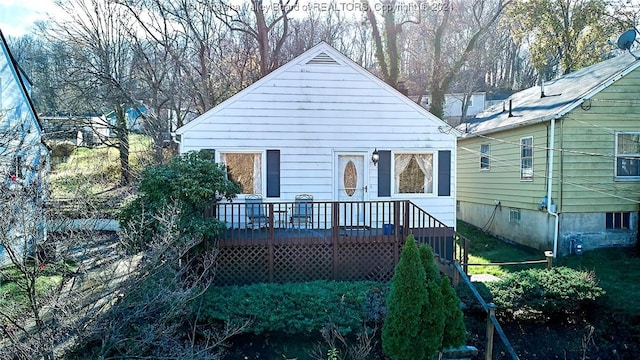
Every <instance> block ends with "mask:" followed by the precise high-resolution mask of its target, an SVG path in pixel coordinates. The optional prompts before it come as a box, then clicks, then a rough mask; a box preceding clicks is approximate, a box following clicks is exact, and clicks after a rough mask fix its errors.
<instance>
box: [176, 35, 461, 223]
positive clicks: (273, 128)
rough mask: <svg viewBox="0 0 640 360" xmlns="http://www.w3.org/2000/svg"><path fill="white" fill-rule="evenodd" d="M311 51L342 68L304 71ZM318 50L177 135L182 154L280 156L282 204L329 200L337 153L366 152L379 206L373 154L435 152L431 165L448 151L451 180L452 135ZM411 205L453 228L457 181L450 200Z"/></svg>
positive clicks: (388, 89)
mask: <svg viewBox="0 0 640 360" xmlns="http://www.w3.org/2000/svg"><path fill="white" fill-rule="evenodd" d="M316 48H319V49H320V50H321V51H323V52H327V53H328V54H330V55H331V56H332V57H333V58H334V59H336V60H337V62H338V63H339V64H340V65H335V64H333V65H332V64H329V65H326V64H310V65H306V62H307V61H308V60H309V59H311V58H313V56H315V55H317V54H318V51H315V52H313V50H314V49H316ZM316 48H314V49H312V50H310V51H309V52H308V53H306V54H308V55H306V56H305V54H303V55H302V56H300V57H298V58H297V59H295V60H294V61H292V62H291V63H289V64H287V65H284V66H283V67H281V68H280V69H278V70H276V71H274V72H273V73H271V74H270V75H268V76H267V77H266V78H263V79H262V80H260V81H259V82H257V83H256V84H254V85H252V86H250V87H249V88H247V89H245V90H244V91H242V92H240V93H238V94H237V95H236V96H234V97H232V98H231V99H229V100H227V101H226V102H224V103H222V104H221V105H219V106H217V107H216V108H214V109H212V110H210V111H209V112H207V113H205V114H203V115H202V116H200V117H199V118H197V119H195V120H194V121H193V122H191V123H189V124H187V125H185V126H184V127H183V128H181V129H178V131H177V132H178V134H181V152H188V151H191V150H199V149H202V148H212V149H216V152H224V151H225V150H226V151H230V150H234V149H237V150H256V151H265V150H268V149H277V150H280V170H281V187H280V188H281V199H283V200H291V199H293V197H294V196H295V195H296V194H299V193H310V194H313V195H314V199H316V200H334V188H335V186H334V184H333V182H334V163H333V162H334V153H335V152H336V151H366V152H367V154H368V155H367V159H366V160H367V163H368V164H367V165H366V166H365V169H367V171H368V173H367V174H366V175H367V176H366V179H365V184H366V185H367V186H368V189H369V192H368V194H366V195H365V197H366V198H367V199H368V200H378V197H377V184H378V181H377V168H376V167H375V166H374V165H373V163H371V161H370V157H371V153H372V152H373V150H374V149H376V148H377V149H378V150H391V151H402V150H411V151H432V152H434V153H435V156H434V158H435V159H437V151H438V150H450V151H451V152H452V163H451V166H452V174H455V166H456V164H455V139H456V136H455V135H454V134H455V131H451V129H450V128H449V127H448V126H447V125H446V124H445V123H444V122H441V121H440V120H439V119H437V118H435V117H434V116H433V115H431V114H430V113H428V112H427V111H426V110H424V109H422V108H421V107H420V106H418V105H417V104H415V103H413V102H411V101H410V100H409V99H408V98H406V97H404V96H403V95H401V94H400V93H398V92H397V91H395V90H394V89H392V88H391V87H389V86H387V85H386V84H384V83H383V82H381V81H380V80H379V79H377V78H375V77H374V76H373V75H371V74H369V73H367V72H366V71H364V70H363V69H361V68H359V67H358V66H357V65H355V64H353V63H352V62H350V61H349V60H347V59H346V58H344V57H343V56H342V55H339V54H336V53H335V50H333V49H331V48H329V47H328V46H325V45H324V44H323V45H321V46H319V47H316ZM441 130H442V131H441ZM434 173H435V174H436V175H437V162H436V163H434ZM434 177H436V176H434ZM434 189H436V193H437V183H436V184H434ZM381 199H389V198H381ZM392 199H394V198H393V197H392ZM411 200H413V201H414V202H415V203H416V204H418V205H420V206H422V208H423V209H425V210H426V211H428V212H430V213H431V214H432V215H434V216H436V217H438V218H439V219H440V220H441V221H443V222H445V223H447V224H449V225H454V223H455V176H452V179H451V196H447V197H437V196H435V195H432V196H423V197H416V198H413V199H411Z"/></svg>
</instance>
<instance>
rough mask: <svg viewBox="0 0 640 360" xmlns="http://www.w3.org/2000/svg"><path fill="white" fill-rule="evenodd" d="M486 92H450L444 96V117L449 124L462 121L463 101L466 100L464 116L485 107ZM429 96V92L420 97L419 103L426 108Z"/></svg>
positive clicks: (475, 112)
mask: <svg viewBox="0 0 640 360" xmlns="http://www.w3.org/2000/svg"><path fill="white" fill-rule="evenodd" d="M486 98H487V93H485V92H474V93H470V94H466V93H451V94H445V96H444V109H443V110H444V118H445V119H447V121H449V123H450V124H452V125H455V124H459V123H460V121H462V110H463V105H464V104H463V102H464V101H466V102H467V104H468V105H467V112H466V113H465V117H466V118H472V117H474V116H475V115H477V114H478V113H480V112H481V111H483V110H484V109H485V104H486ZM430 101H431V98H430V96H429V94H426V95H424V96H423V97H422V102H421V105H422V106H423V107H424V108H426V109H428V108H429V102H430Z"/></svg>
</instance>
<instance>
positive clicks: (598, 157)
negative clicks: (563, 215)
mask: <svg viewBox="0 0 640 360" xmlns="http://www.w3.org/2000/svg"><path fill="white" fill-rule="evenodd" d="M639 89H640V71H639V70H634V71H633V72H631V73H630V74H628V75H627V76H625V77H624V78H622V79H620V80H618V81H617V82H615V83H614V84H613V85H611V86H610V87H608V88H607V89H605V90H603V91H601V92H600V93H598V94H597V95H596V96H594V97H593V99H592V100H590V101H586V102H585V103H584V104H583V105H582V106H579V107H577V108H576V109H575V110H573V111H571V112H570V113H569V114H567V116H565V118H564V119H563V120H562V132H561V141H562V145H561V146H562V148H563V150H564V151H563V156H562V169H563V174H562V204H563V206H562V211H563V212H611V211H638V200H640V181H616V180H615V179H614V175H615V135H614V134H615V132H616V131H640V98H639V96H638V90H639Z"/></svg>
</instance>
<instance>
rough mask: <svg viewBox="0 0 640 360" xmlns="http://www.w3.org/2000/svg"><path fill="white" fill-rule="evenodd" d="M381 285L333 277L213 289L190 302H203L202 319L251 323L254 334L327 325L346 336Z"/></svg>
mask: <svg viewBox="0 0 640 360" xmlns="http://www.w3.org/2000/svg"><path fill="white" fill-rule="evenodd" d="M385 288H386V286H385V285H383V284H380V283H375V282H335V281H313V282H306V283H287V284H254V285H245V286H224V287H211V288H209V289H208V290H207V291H206V292H205V293H204V295H202V296H203V297H202V299H197V300H196V301H194V303H193V305H194V306H199V305H202V309H201V310H200V311H201V316H200V318H201V321H203V322H205V323H211V322H218V321H222V322H225V323H227V324H229V325H239V324H243V323H245V322H247V321H250V324H249V326H248V327H247V328H246V329H245V331H246V332H250V333H255V334H261V333H270V332H283V333H287V334H311V333H314V332H318V331H320V330H321V329H322V327H324V326H326V325H327V324H331V323H332V324H335V327H336V328H337V329H338V330H339V331H340V333H342V334H350V333H355V332H357V331H359V330H360V329H361V328H362V325H363V324H364V323H365V322H368V321H369V320H370V315H369V314H370V313H371V311H370V308H371V307H372V305H373V308H375V306H376V305H375V304H371V299H375V298H379V297H380V296H378V293H379V292H384V291H385ZM201 300H202V302H201Z"/></svg>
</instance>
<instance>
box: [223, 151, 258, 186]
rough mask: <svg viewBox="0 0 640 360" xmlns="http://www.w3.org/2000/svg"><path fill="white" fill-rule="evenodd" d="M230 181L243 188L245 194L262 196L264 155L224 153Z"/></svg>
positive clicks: (224, 161)
mask: <svg viewBox="0 0 640 360" xmlns="http://www.w3.org/2000/svg"><path fill="white" fill-rule="evenodd" d="M220 158H221V160H222V162H223V163H224V164H225V165H226V166H227V174H228V176H229V179H231V180H234V181H237V182H238V183H240V185H241V186H242V193H243V194H262V178H261V174H262V154H252V153H223V154H221V155H220Z"/></svg>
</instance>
